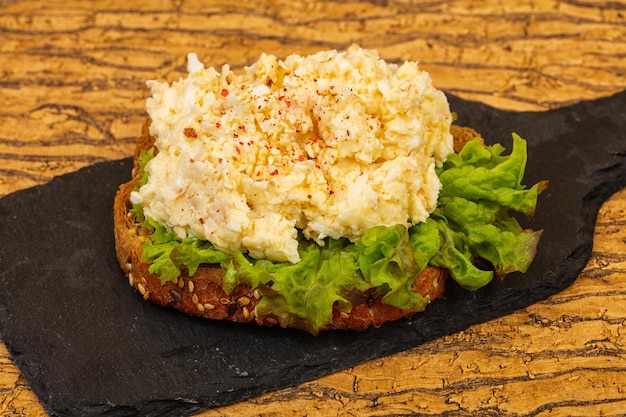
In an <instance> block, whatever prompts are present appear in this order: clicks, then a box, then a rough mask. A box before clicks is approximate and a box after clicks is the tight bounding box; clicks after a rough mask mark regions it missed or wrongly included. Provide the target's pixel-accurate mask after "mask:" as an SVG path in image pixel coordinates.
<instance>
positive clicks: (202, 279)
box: [114, 119, 478, 331]
mask: <svg viewBox="0 0 626 417" xmlns="http://www.w3.org/2000/svg"><path fill="white" fill-rule="evenodd" d="M149 126H150V120H149V119H148V120H146V122H145V123H144V125H143V128H142V134H141V137H140V138H139V140H138V141H137V146H136V149H135V154H134V169H133V173H132V178H131V179H130V181H129V182H127V183H125V184H122V185H121V186H120V188H119V190H118V192H117V194H116V196H115V201H114V232H115V244H116V252H117V259H118V261H119V264H120V266H121V268H122V269H123V271H124V273H125V274H126V276H127V277H128V283H129V284H130V286H131V287H133V288H134V289H135V290H136V291H137V292H138V293H139V294H140V295H141V296H142V297H143V299H144V300H150V301H152V302H154V303H156V304H158V305H160V306H164V307H171V308H174V309H177V310H179V311H181V312H183V313H186V314H189V315H193V316H201V317H205V318H209V319H218V320H230V321H233V322H241V323H249V322H255V323H256V324H258V325H262V326H272V325H276V324H278V320H277V318H276V317H273V316H271V315H264V316H259V314H258V313H257V311H256V308H255V307H256V305H257V303H258V301H259V300H260V299H261V294H260V292H259V291H258V290H257V289H255V288H251V287H250V286H249V285H244V284H240V285H239V286H237V287H236V288H235V289H234V291H232V292H230V293H229V294H227V293H226V292H225V291H224V289H223V288H222V279H223V274H224V273H223V270H222V268H221V267H220V266H219V265H201V266H200V267H199V268H198V270H197V271H196V273H195V274H194V275H193V277H190V276H189V275H188V274H186V273H185V272H182V273H181V275H180V276H179V277H178V278H176V279H174V280H172V281H162V280H161V279H160V278H159V276H158V275H155V274H153V273H150V272H149V271H148V267H149V265H148V264H147V263H146V262H144V261H143V260H142V245H143V241H144V240H145V238H146V236H147V234H148V232H147V230H145V229H144V228H142V226H141V224H140V223H138V221H137V220H136V219H135V218H134V216H133V215H132V214H131V213H130V212H129V210H130V208H131V204H130V200H129V197H130V193H131V192H132V191H133V190H134V189H136V188H137V186H138V180H139V175H140V173H139V165H138V161H139V155H140V153H141V151H142V150H148V149H150V148H152V147H153V145H154V138H153V137H152V136H151V135H150V132H149ZM451 132H452V134H453V136H454V148H455V151H456V152H458V151H459V150H460V149H461V148H462V147H463V146H464V144H465V143H466V142H467V141H468V140H470V139H472V138H474V137H476V136H478V134H477V133H476V132H475V131H473V130H472V129H469V128H463V127H458V126H453V127H452V130H451ZM447 276H448V272H447V271H446V270H445V269H443V268H439V267H433V266H428V267H426V268H425V269H424V271H423V272H422V273H420V274H419V275H418V276H417V277H415V281H414V283H413V286H412V290H413V291H414V292H415V293H418V294H421V295H422V296H424V297H427V298H428V299H429V300H431V301H432V300H435V299H438V298H441V297H442V296H443V293H444V290H445V283H446V278H447ZM413 314H414V313H413V312H410V311H403V310H401V309H399V308H397V307H393V306H390V305H387V304H384V303H383V302H382V301H381V299H380V297H379V298H376V299H372V298H371V297H369V296H368V295H366V294H364V295H363V297H362V299H361V300H360V302H356V303H353V306H352V310H351V311H350V312H348V313H345V312H340V311H339V309H338V308H335V309H334V311H333V319H332V322H331V323H330V324H328V325H327V326H326V327H325V328H324V329H323V330H328V329H350V330H357V331H362V330H365V329H367V328H368V327H371V326H374V327H378V326H381V325H382V324H383V323H385V322H388V321H393V320H398V319H401V318H405V317H408V316H410V315H413Z"/></svg>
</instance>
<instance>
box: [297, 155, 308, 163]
mask: <svg viewBox="0 0 626 417" xmlns="http://www.w3.org/2000/svg"><path fill="white" fill-rule="evenodd" d="M305 158H306V157H305V156H304V155H300V156H299V157H298V161H300V162H302V161H304V159H305Z"/></svg>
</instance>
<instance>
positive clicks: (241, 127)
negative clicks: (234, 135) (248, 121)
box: [237, 125, 246, 130]
mask: <svg viewBox="0 0 626 417" xmlns="http://www.w3.org/2000/svg"><path fill="white" fill-rule="evenodd" d="M237 128H238V129H239V130H246V127H245V126H244V125H239V126H238V127H237Z"/></svg>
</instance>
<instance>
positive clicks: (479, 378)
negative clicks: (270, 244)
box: [0, 0, 626, 417]
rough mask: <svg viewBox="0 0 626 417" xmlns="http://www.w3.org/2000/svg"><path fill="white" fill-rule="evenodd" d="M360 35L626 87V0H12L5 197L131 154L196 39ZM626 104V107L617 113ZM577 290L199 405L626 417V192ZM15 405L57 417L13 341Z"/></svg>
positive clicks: (364, 39) (282, 43)
mask: <svg viewBox="0 0 626 417" xmlns="http://www.w3.org/2000/svg"><path fill="white" fill-rule="evenodd" d="M351 43H358V44H360V45H361V46H363V47H367V48H375V49H378V50H379V52H380V54H381V55H382V56H383V57H384V58H385V59H387V60H389V61H402V60H405V59H411V60H418V61H419V62H420V64H421V67H422V68H423V69H425V70H427V71H429V72H430V73H431V76H432V78H433V80H434V83H435V85H436V86H438V87H439V88H441V89H444V90H446V91H448V92H451V93H453V94H456V95H459V96H461V97H463V98H467V99H472V100H478V101H482V102H484V103H487V104H490V105H492V106H496V107H499V108H504V109H514V110H547V109H552V108H556V107H559V106H564V105H567V104H570V103H574V102H577V101H580V100H584V99H594V98H598V97H603V96H607V95H610V94H613V93H615V92H618V91H622V90H624V89H626V2H625V1H623V0H614V1H608V0H607V1H602V0H564V1H559V0H522V1H513V0H510V1H505V0H451V1H437V0H431V1H411V0H404V1H400V0H398V1H393V0H371V1H363V2H357V1H350V0H324V1H304V0H278V1H274V0H257V1H254V2H244V1H239V0H228V1H226V0H214V1H206V2H200V1H188V0H187V1H185V0H171V1H165V0H162V1H122V0H110V1H105V0H100V1H91V2H85V1H41V0H39V1H37V0H34V1H11V0H0V100H1V101H0V196H3V195H6V194H8V193H11V192H13V191H16V190H19V189H23V188H26V187H30V186H33V185H36V184H42V183H45V182H47V181H48V180H50V179H51V178H52V177H53V176H56V175H59V174H62V173H66V172H70V171H74V170H76V169H78V168H80V167H82V166H85V165H89V164H93V163H95V162H99V161H104V160H110V159H118V158H123V157H126V156H129V155H130V154H131V153H132V150H133V146H134V142H135V139H136V137H137V135H138V134H139V131H140V126H141V123H142V121H143V120H144V118H145V111H144V102H145V99H146V97H147V94H148V91H147V88H146V87H145V80H146V79H152V78H156V79H160V80H169V81H171V80H174V79H176V78H178V76H179V75H181V74H182V73H183V71H184V69H185V56H186V54H187V53H188V52H191V51H194V52H196V53H197V54H198V56H199V57H200V58H201V59H202V60H203V61H204V62H205V63H207V64H208V65H212V66H216V67H219V66H221V65H222V64H225V63H229V64H230V65H231V66H232V67H235V68H240V67H242V66H244V65H246V64H249V63H251V62H253V61H255V60H256V59H257V57H258V56H259V54H260V53H261V52H267V53H272V54H275V55H277V56H279V57H284V56H286V55H288V54H290V53H294V52H295V53H300V54H308V53H313V52H316V51H318V50H321V49H328V48H338V49H342V48H345V47H347V46H348V45H350V44H351ZM615 111H622V112H623V111H626V109H615ZM595 233H596V234H595V239H594V248H593V254H592V257H591V259H590V261H589V263H588V265H587V267H586V268H585V270H584V271H583V272H582V273H581V275H580V277H579V278H578V279H577V281H576V282H575V283H574V284H573V285H572V286H571V287H570V288H568V289H566V290H565V291H563V292H561V293H559V294H557V295H555V296H553V297H551V298H550V299H548V300H545V301H543V302H540V303H537V304H535V305H532V306H530V307H528V308H526V309H523V310H521V311H518V312H516V313H514V314H511V315H509V316H506V317H502V318H499V319H497V320H493V321H490V322H488V323H485V324H481V325H477V326H472V327H470V328H468V329H467V330H465V331H463V332H459V333H456V334H453V335H451V336H447V337H443V338H441V339H438V340H435V341H433V342H430V343H427V344H425V345H422V346H419V347H416V348H414V349H412V350H409V351H406V352H403V353H400V354H397V355H394V356H390V357H384V358H381V359H377V360H374V361H371V362H367V363H364V364H362V365H359V366H355V367H353V368H350V369H346V370H344V371H340V372H337V373H335V374H332V375H329V376H326V377H323V378H320V379H319V380H316V381H312V382H309V383H306V384H303V385H301V386H297V387H293V388H289V389H285V390H283V391H279V392H274V393H270V394H267V395H263V396H261V397H259V398H255V399H252V400H249V401H245V402H242V403H239V404H234V405H231V406H227V407H223V408H219V409H214V410H208V411H206V412H204V413H201V414H200V415H201V416H203V417H209V416H253V415H264V416H271V415H289V416H304V415H311V416H313V415H333V416H353V415H354V416H356V415H358V416H365V415H370V416H374V415H440V414H445V415H449V416H451V415H454V416H474V415H494V416H495V415H498V416H548V415H549V416H557V415H558V416H569V415H622V413H624V410H626V189H624V190H622V191H620V192H618V193H616V194H615V195H614V196H613V197H611V198H610V199H609V200H608V201H607V202H606V203H605V204H604V206H603V207H602V208H601V210H600V213H599V216H598V219H597V224H596V229H595ZM0 414H1V415H4V416H44V415H46V413H45V411H44V410H43V408H42V406H41V405H40V403H39V402H38V400H37V398H36V397H35V396H34V394H33V393H32V391H31V390H30V389H29V387H28V384H27V383H26V382H25V380H24V379H23V377H22V376H21V375H20V373H19V370H18V369H17V367H16V366H15V365H14V364H13V362H12V360H11V358H10V356H9V354H8V352H7V351H6V348H5V347H4V345H1V344H0Z"/></svg>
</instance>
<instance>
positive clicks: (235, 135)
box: [131, 46, 452, 263]
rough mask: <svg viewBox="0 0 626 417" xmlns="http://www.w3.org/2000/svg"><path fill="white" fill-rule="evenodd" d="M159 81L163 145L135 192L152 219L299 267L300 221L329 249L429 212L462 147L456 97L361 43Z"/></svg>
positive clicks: (192, 63) (195, 70) (153, 100)
mask: <svg viewBox="0 0 626 417" xmlns="http://www.w3.org/2000/svg"><path fill="white" fill-rule="evenodd" d="M187 69H188V72H189V75H188V76H187V77H186V78H184V79H180V80H179V81H177V82H174V83H172V84H168V83H161V82H157V81H148V86H149V87H150V88H151V90H152V97H150V98H149V99H148V100H147V111H148V114H149V116H150V118H151V119H152V124H151V126H150V133H151V134H152V136H154V138H155V146H156V148H157V149H158V154H157V155H156V156H155V157H154V158H153V159H152V160H151V161H150V162H149V163H148V164H147V166H146V168H145V169H146V171H147V172H148V174H149V177H148V178H149V179H148V182H147V183H146V184H145V185H143V186H142V187H141V188H140V189H139V190H138V191H136V192H134V193H133V194H132V196H131V201H132V202H133V203H135V204H141V205H142V206H143V209H144V212H145V214H146V215H147V216H149V217H151V218H153V219H154V220H156V221H158V222H159V223H161V224H163V225H166V226H168V227H170V228H172V230H174V231H175V233H176V234H177V236H178V237H179V238H181V239H182V238H184V237H196V238H199V239H202V240H208V241H210V242H211V243H212V244H213V245H214V246H215V247H217V248H218V249H220V250H222V251H224V252H227V253H234V252H236V251H242V252H247V253H248V254H249V255H250V256H252V257H254V258H259V259H260V258H264V259H269V260H273V261H289V262H292V263H295V262H298V260H299V254H298V240H297V239H298V229H299V230H300V231H301V232H302V234H303V235H304V236H305V237H306V238H308V239H313V240H315V241H316V242H317V243H319V244H323V239H324V238H325V237H327V236H329V237H332V238H335V239H338V238H340V237H345V238H348V239H350V240H356V239H358V238H360V237H361V236H363V234H364V233H365V232H366V231H367V230H368V229H370V228H372V227H375V226H379V225H384V226H391V225H397V224H402V225H405V226H407V227H408V226H410V225H411V224H416V223H419V222H423V221H425V220H426V219H427V218H428V216H429V213H430V212H431V211H432V210H434V209H435V206H436V203H437V197H438V192H439V189H440V187H441V184H440V182H439V179H438V177H437V175H436V173H435V167H436V166H440V165H441V164H442V163H443V162H444V161H445V160H446V158H447V156H448V155H449V154H450V153H451V152H452V137H451V135H450V124H451V121H452V117H451V114H450V111H449V107H448V103H447V100H446V97H445V96H444V94H443V93H442V92H441V91H439V90H437V89H435V88H434V87H433V85H432V82H431V79H430V77H429V75H428V74H427V73H426V72H424V71H421V70H420V69H419V68H418V64H417V63H415V62H405V63H403V64H402V65H394V64H389V63H386V62H385V61H384V60H382V59H381V58H380V57H379V55H378V54H377V52H376V51H372V50H365V49H361V48H359V47H358V46H352V47H350V48H348V49H347V50H345V51H343V52H338V51H334V50H331V51H323V52H319V53H316V54H313V55H310V56H304V57H303V56H298V55H291V56H289V57H287V58H286V59H284V60H279V59H278V58H276V57H275V56H272V55H265V54H264V55H262V56H261V57H260V58H259V60H258V61H257V62H256V63H254V64H253V65H251V66H249V67H245V68H244V70H243V71H242V72H241V73H235V72H234V71H232V70H231V69H230V67H229V66H227V65H225V66H223V67H222V68H221V72H220V71H217V70H216V69H214V68H205V67H204V65H203V64H202V63H201V62H200V61H199V60H198V58H197V56H196V55H195V54H189V55H188V67H187Z"/></svg>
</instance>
